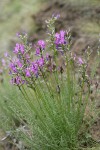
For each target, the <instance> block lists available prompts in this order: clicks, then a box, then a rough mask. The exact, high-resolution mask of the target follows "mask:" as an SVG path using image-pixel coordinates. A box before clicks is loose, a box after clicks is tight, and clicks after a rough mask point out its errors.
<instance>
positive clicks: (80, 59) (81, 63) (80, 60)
mask: <svg viewBox="0 0 100 150" xmlns="http://www.w3.org/2000/svg"><path fill="white" fill-rule="evenodd" d="M78 63H79V64H80V65H83V64H84V61H83V60H82V58H81V57H78Z"/></svg>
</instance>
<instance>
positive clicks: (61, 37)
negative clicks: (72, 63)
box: [55, 30, 67, 49]
mask: <svg viewBox="0 0 100 150" xmlns="http://www.w3.org/2000/svg"><path fill="white" fill-rule="evenodd" d="M65 35H66V32H65V31H63V30H61V31H60V33H56V34H55V44H56V48H57V49H59V46H62V45H65V44H67V41H66V39H65Z"/></svg>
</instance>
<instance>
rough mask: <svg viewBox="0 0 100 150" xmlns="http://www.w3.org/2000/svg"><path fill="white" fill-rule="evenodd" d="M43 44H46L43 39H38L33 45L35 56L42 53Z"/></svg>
mask: <svg viewBox="0 0 100 150" xmlns="http://www.w3.org/2000/svg"><path fill="white" fill-rule="evenodd" d="M45 46H46V44H45V41H43V40H39V41H38V42H37V45H35V48H36V53H35V54H36V55H37V56H39V55H40V54H41V53H42V51H43V50H44V49H45Z"/></svg>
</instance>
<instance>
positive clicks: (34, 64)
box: [30, 61, 38, 75]
mask: <svg viewBox="0 0 100 150" xmlns="http://www.w3.org/2000/svg"><path fill="white" fill-rule="evenodd" d="M30 70H31V72H32V73H33V74H35V75H37V74H38V64H37V61H34V62H32V64H31V67H30Z"/></svg>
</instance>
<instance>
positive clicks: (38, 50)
mask: <svg viewBox="0 0 100 150" xmlns="http://www.w3.org/2000/svg"><path fill="white" fill-rule="evenodd" d="M35 55H37V56H38V55H40V49H39V48H36V53H35Z"/></svg>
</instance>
